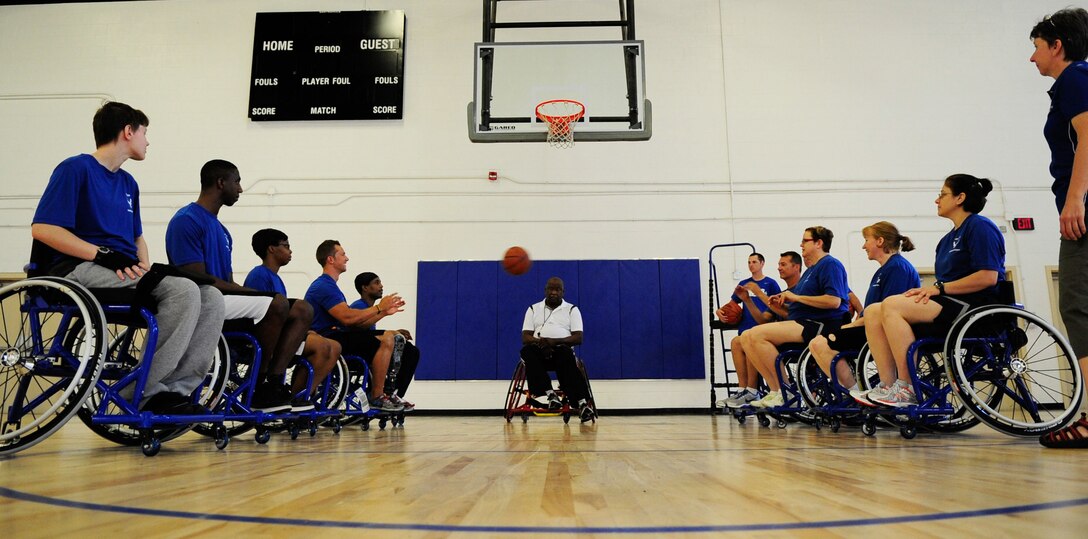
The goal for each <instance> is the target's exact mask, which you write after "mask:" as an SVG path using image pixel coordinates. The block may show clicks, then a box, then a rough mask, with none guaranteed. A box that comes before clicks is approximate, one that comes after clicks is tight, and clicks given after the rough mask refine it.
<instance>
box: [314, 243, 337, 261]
mask: <svg viewBox="0 0 1088 539" xmlns="http://www.w3.org/2000/svg"><path fill="white" fill-rule="evenodd" d="M338 245H340V242H338V241H336V240H325V241H323V242H321V243H320V244H318V246H317V263H318V264H321V267H325V261H326V260H328V259H329V257H330V256H334V255H335V254H336V247H337V246H338Z"/></svg>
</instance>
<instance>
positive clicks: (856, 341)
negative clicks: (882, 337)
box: [825, 326, 865, 352]
mask: <svg viewBox="0 0 1088 539" xmlns="http://www.w3.org/2000/svg"><path fill="white" fill-rule="evenodd" d="M825 337H827V346H828V347H829V348H831V349H832V350H834V351H836V352H856V351H858V350H861V347H862V346H865V326H856V327H849V328H839V329H838V330H836V331H833V332H830V333H828V334H827V335H825Z"/></svg>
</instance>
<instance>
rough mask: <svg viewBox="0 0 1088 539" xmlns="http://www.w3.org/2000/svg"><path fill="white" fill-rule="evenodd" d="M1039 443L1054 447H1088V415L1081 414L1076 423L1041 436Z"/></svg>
mask: <svg viewBox="0 0 1088 539" xmlns="http://www.w3.org/2000/svg"><path fill="white" fill-rule="evenodd" d="M1039 443H1041V444H1043V445H1044V446H1046V447H1050V448H1054V449H1088V416H1086V415H1085V414H1080V419H1078V420H1077V422H1076V423H1073V424H1072V425H1069V426H1068V427H1065V428H1064V429H1059V430H1056V431H1054V432H1051V433H1049V434H1044V435H1042V436H1040V437H1039Z"/></svg>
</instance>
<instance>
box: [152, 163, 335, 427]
mask: <svg viewBox="0 0 1088 539" xmlns="http://www.w3.org/2000/svg"><path fill="white" fill-rule="evenodd" d="M241 194H242V177H241V175H240V174H239V173H238V167H236V166H234V164H233V163H230V162H229V161H224V160H222V159H213V160H211V161H208V162H207V163H205V164H204V166H203V167H201V169H200V195H199V196H198V197H197V200H196V202H193V203H190V204H189V205H188V206H185V207H183V208H181V209H180V210H178V211H177V213H175V214H174V217H173V218H172V219H170V224H168V225H167V227H166V254H167V256H169V257H170V263H171V264H174V265H176V266H178V267H180V268H182V269H184V270H187V271H190V272H192V273H195V274H197V275H205V276H207V277H209V278H210V279H212V280H213V281H214V284H213V286H215V287H216V288H217V289H219V291H220V292H222V293H223V303H224V307H225V315H224V316H225V317H226V319H227V320H240V319H249V320H252V321H253V323H254V324H255V327H254V329H253V335H254V337H256V338H257V342H258V343H260V345H261V349H262V350H264V351H265V353H266V355H265V357H267V358H269V360H268V361H265V362H262V364H261V366H260V367H259V368H258V375H259V377H260V379H259V381H258V384H257V387H256V389H255V390H254V391H253V400H252V402H251V405H252V407H253V408H254V409H256V410H261V411H264V412H280V411H285V410H291V411H294V412H298V411H305V410H312V409H313V407H314V406H313V403H311V402H309V401H308V400H307V399H303V398H293V396H292V395H293V394H292V393H291V389H290V388H289V387H288V386H287V385H286V384H284V383H283V380H284V374H285V373H286V372H287V367H288V365H289V364H290V363H291V361H292V360H293V359H294V358H295V353H296V351H297V350H299V349H300V345H301V344H302V341H303V339H305V338H306V331H307V330H308V329H309V325H310V320H311V319H312V317H313V309H311V308H310V306H309V305H307V304H306V303H305V302H295V303H294V304H293V305H289V304H288V302H287V298H285V297H283V296H282V295H280V294H271V295H270V294H267V293H263V292H258V291H256V290H253V289H251V288H246V287H244V286H241V285H238V284H237V283H235V282H234V270H233V268H232V265H231V255H232V252H233V240H232V238H231V235H230V232H229V231H227V228H226V227H224V226H223V224H222V223H221V222H219V210H221V209H222V208H223V206H233V205H234V203H235V202H238V198H239V197H240V196H241Z"/></svg>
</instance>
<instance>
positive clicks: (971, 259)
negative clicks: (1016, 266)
mask: <svg viewBox="0 0 1088 539" xmlns="http://www.w3.org/2000/svg"><path fill="white" fill-rule="evenodd" d="M933 267H934V270H935V273H936V274H937V280H938V281H941V282H946V283H947V282H949V281H955V280H957V279H962V278H964V277H966V276H968V275H971V274H972V273H975V272H976V271H979V270H993V271H996V272H997V280H998V281H999V282H1000V281H1004V280H1005V238H1004V237H1002V236H1001V231H1000V230H998V228H997V225H995V224H994V222H993V221H991V220H989V219H987V218H986V217H984V216H982V215H979V214H977V213H972V214H971V215H968V216H967V219H965V220H964V221H963V223H962V224H961V225H960V227H959V228H953V229H952V230H951V231H949V232H948V234H945V235H944V237H943V238H941V241H940V242H938V243H937V258H936V260H935V261H934V264H933ZM996 292H997V285H994V286H992V287H990V288H987V289H984V290H980V291H979V293H996Z"/></svg>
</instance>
